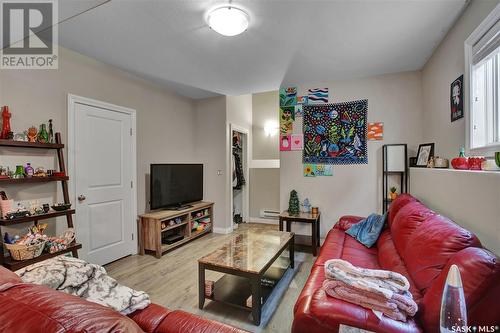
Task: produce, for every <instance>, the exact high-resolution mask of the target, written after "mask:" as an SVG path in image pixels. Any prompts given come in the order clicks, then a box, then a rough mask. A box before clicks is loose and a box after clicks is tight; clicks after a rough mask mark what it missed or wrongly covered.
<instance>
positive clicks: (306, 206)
mask: <svg viewBox="0 0 500 333" xmlns="http://www.w3.org/2000/svg"><path fill="white" fill-rule="evenodd" d="M302 211H303V212H304V213H310V212H311V203H310V202H309V199H308V198H305V199H304V202H303V203H302Z"/></svg>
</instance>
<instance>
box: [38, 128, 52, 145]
mask: <svg viewBox="0 0 500 333" xmlns="http://www.w3.org/2000/svg"><path fill="white" fill-rule="evenodd" d="M38 142H40V143H47V142H49V133H47V128H46V126H45V124H41V125H40V130H39V131H38Z"/></svg>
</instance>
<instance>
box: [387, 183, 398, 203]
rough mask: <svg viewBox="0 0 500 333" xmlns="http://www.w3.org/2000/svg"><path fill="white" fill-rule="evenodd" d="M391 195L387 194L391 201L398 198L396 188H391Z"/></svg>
mask: <svg viewBox="0 0 500 333" xmlns="http://www.w3.org/2000/svg"><path fill="white" fill-rule="evenodd" d="M390 190H391V193H389V196H390V197H391V200H395V199H396V198H397V197H398V194H397V193H396V191H397V189H396V187H394V186H393V187H391V188H390Z"/></svg>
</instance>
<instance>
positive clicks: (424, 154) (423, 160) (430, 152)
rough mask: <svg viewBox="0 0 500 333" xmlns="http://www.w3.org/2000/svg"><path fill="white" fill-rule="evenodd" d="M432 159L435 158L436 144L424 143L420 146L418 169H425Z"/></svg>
mask: <svg viewBox="0 0 500 333" xmlns="http://www.w3.org/2000/svg"><path fill="white" fill-rule="evenodd" d="M431 157H434V143H424V144H421V145H419V146H418V153H417V164H416V165H415V166H416V167H420V168H425V167H427V163H429V160H430V158H431Z"/></svg>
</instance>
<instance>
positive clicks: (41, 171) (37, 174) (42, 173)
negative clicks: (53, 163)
mask: <svg viewBox="0 0 500 333" xmlns="http://www.w3.org/2000/svg"><path fill="white" fill-rule="evenodd" d="M33 176H34V177H47V172H45V168H43V167H38V168H36V170H35V173H34V174H33Z"/></svg>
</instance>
